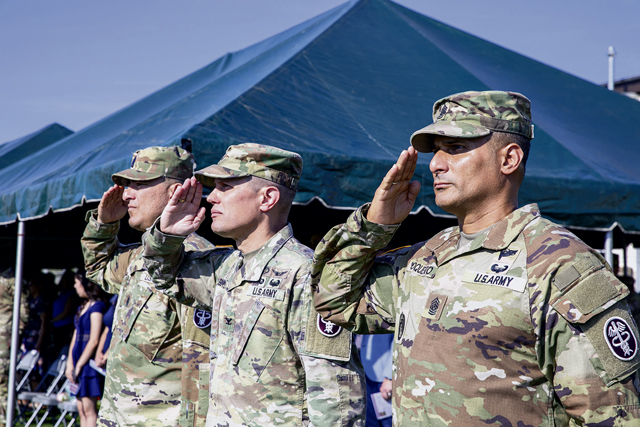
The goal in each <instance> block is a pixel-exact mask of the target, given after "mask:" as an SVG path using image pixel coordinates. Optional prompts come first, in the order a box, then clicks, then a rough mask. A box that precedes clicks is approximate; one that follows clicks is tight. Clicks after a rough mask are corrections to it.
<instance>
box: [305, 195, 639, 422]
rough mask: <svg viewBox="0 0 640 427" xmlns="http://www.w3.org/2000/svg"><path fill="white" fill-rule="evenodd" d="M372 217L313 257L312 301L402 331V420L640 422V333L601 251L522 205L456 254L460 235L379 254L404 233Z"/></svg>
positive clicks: (397, 356)
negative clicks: (639, 370)
mask: <svg viewBox="0 0 640 427" xmlns="http://www.w3.org/2000/svg"><path fill="white" fill-rule="evenodd" d="M366 209H367V208H366V207H365V208H364V209H363V208H361V209H359V210H358V211H356V212H355V213H354V214H352V216H350V217H349V219H348V221H347V223H346V224H344V225H342V226H338V227H336V228H334V229H332V230H331V231H330V232H329V233H328V234H327V235H326V236H325V237H324V239H323V241H322V242H321V243H320V245H319V246H318V248H317V249H316V253H315V260H314V272H313V276H314V281H313V282H314V285H313V290H314V298H315V303H316V307H317V309H318V311H319V312H320V313H321V314H322V315H323V316H325V317H326V318H327V319H328V320H330V321H332V322H335V323H337V324H341V325H344V326H347V327H349V328H353V330H354V331H355V332H359V333H375V332H376V331H380V330H386V331H389V330H393V331H394V333H395V345H394V377H393V387H394V393H393V410H394V423H395V425H398V426H483V427H484V426H487V425H501V426H514V427H515V426H545V427H546V426H569V425H572V426H573V425H588V426H596V425H597V426H604V425H607V426H614V425H615V426H623V425H624V426H631V425H638V426H640V402H639V400H638V399H639V396H638V389H639V384H638V377H637V375H638V367H639V365H640V354H639V353H640V352H638V329H637V327H636V326H635V324H634V322H633V321H632V319H631V317H630V316H629V312H628V309H627V304H626V302H624V301H623V298H624V297H625V296H626V294H627V290H626V288H625V286H624V285H623V284H622V283H620V282H619V281H618V280H617V279H616V278H615V277H614V275H613V274H612V273H611V272H610V270H609V269H608V268H607V267H606V265H605V263H604V261H603V259H602V257H601V256H600V255H599V254H598V253H596V252H595V251H594V250H592V249H590V248H589V247H588V246H586V245H585V244H584V243H582V242H581V241H580V240H579V239H578V238H577V237H575V236H574V235H573V234H571V233H570V232H568V231H567V230H565V229H563V228H562V227H559V226H557V225H555V224H553V223H551V222H550V221H548V220H546V219H543V218H542V217H541V216H540V213H539V211H538V207H537V206H536V205H527V206H525V207H523V208H521V209H518V210H516V211H514V212H513V213H512V214H511V215H509V216H507V217H506V218H505V219H503V220H502V221H500V222H498V223H497V224H496V225H495V226H494V227H492V228H491V229H490V230H489V231H488V232H485V233H481V235H479V236H478V237H476V238H475V239H474V240H473V241H472V242H469V243H467V244H462V245H461V247H458V242H459V240H460V230H459V228H458V227H455V228H450V229H447V230H444V231H442V232H441V233H439V234H438V235H436V236H435V237H433V238H432V239H431V240H429V241H427V242H422V243H419V244H416V245H414V246H411V247H406V248H401V249H398V250H394V251H391V252H389V253H386V254H383V255H381V256H379V257H377V258H375V253H376V251H378V250H380V249H381V248H383V247H384V246H385V245H386V244H388V242H389V241H390V239H391V237H392V235H393V232H394V231H395V230H396V229H397V226H383V225H378V224H374V223H371V222H369V221H367V220H366V218H365V216H366ZM320 273H322V275H321V276H320V277H319V275H320Z"/></svg>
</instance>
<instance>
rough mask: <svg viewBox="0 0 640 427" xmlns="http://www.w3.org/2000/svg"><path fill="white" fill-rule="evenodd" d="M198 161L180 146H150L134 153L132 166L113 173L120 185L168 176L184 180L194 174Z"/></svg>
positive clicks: (114, 178)
mask: <svg viewBox="0 0 640 427" xmlns="http://www.w3.org/2000/svg"><path fill="white" fill-rule="evenodd" d="M195 167H196V162H195V160H194V158H193V154H191V153H190V152H188V151H186V150H184V149H182V148H180V147H177V146H176V147H149V148H145V149H143V150H138V151H136V152H135V153H133V159H131V168H130V169H125V170H123V171H121V172H118V173H114V174H113V175H111V179H112V180H113V182H115V183H116V184H118V185H121V186H123V187H125V186H127V185H128V183H129V181H149V180H152V179H156V178H160V177H166V178H175V179H178V180H180V181H183V180H185V179H187V178H191V177H192V176H193V170H194V169H195Z"/></svg>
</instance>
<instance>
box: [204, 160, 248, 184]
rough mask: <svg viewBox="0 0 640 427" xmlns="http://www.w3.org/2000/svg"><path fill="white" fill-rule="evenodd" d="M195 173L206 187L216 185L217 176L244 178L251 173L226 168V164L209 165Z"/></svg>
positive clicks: (219, 177)
mask: <svg viewBox="0 0 640 427" xmlns="http://www.w3.org/2000/svg"><path fill="white" fill-rule="evenodd" d="M194 175H195V177H196V179H197V180H198V182H200V184H202V185H204V186H205V187H215V186H216V181H215V180H216V178H218V179H221V178H222V179H224V178H242V177H245V176H250V174H249V173H247V172H241V171H237V170H234V169H229V168H225V167H224V166H220V165H211V166H207V167H206V168H204V169H200V170H199V171H196V173H195V174H194Z"/></svg>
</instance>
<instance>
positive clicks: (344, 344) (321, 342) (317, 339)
mask: <svg viewBox="0 0 640 427" xmlns="http://www.w3.org/2000/svg"><path fill="white" fill-rule="evenodd" d="M312 305H313V304H312ZM304 340H305V344H304V348H305V353H306V354H308V355H309V356H314V357H319V358H322V359H329V360H337V361H341V362H346V361H348V360H349V359H350V358H351V332H350V331H348V330H346V329H344V328H342V327H340V326H338V325H336V324H335V323H333V322H329V321H326V320H324V319H322V318H321V317H320V315H319V314H318V312H317V311H316V310H315V309H314V308H313V307H312V308H311V310H310V316H309V319H308V321H307V329H306V331H305V337H304Z"/></svg>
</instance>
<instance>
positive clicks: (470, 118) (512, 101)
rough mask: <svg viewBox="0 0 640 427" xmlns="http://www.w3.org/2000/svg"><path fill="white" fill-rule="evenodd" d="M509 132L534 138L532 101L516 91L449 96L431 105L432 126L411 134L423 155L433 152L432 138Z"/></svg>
mask: <svg viewBox="0 0 640 427" xmlns="http://www.w3.org/2000/svg"><path fill="white" fill-rule="evenodd" d="M493 131H495V132H508V133H515V134H518V135H522V136H524V137H525V138H528V139H533V125H532V124H531V101H529V99H527V97H525V96H524V95H521V94H519V93H517V92H504V91H498V90H491V91H486V92H476V91H470V92H462V93H456V94H454V95H449V96H447V97H445V98H442V99H440V100H438V101H436V103H435V104H433V124H431V125H429V126H427V127H425V128H422V129H420V130H418V131H416V132H414V133H413V135H411V145H413V146H414V148H415V149H416V150H418V151H420V152H422V153H430V152H432V151H433V137H434V136H436V135H443V136H448V137H453V138H479V137H482V136H486V135H489V134H490V133H491V132H493Z"/></svg>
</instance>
